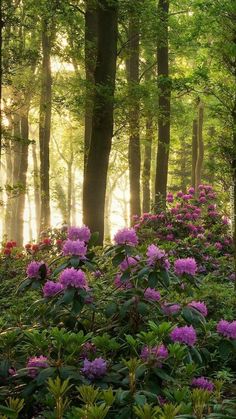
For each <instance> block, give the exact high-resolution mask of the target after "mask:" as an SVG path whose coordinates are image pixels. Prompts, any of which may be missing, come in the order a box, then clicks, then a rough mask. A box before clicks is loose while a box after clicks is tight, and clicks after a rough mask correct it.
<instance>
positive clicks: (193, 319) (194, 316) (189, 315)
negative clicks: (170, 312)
mask: <svg viewBox="0 0 236 419" xmlns="http://www.w3.org/2000/svg"><path fill="white" fill-rule="evenodd" d="M181 315H182V317H183V319H184V320H185V321H186V322H187V323H190V324H193V325H199V324H201V323H205V322H206V321H205V318H204V317H203V316H202V314H201V313H200V312H199V311H198V310H195V309H194V308H192V307H184V308H183V310H182V313H181Z"/></svg>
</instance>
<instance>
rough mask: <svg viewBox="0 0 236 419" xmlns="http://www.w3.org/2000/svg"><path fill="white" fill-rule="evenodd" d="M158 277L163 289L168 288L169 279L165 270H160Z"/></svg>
mask: <svg viewBox="0 0 236 419" xmlns="http://www.w3.org/2000/svg"><path fill="white" fill-rule="evenodd" d="M159 276H160V281H161V283H162V285H163V286H164V287H165V288H168V287H169V286H170V277H169V274H168V272H167V271H166V269H162V270H161V272H160V273H159Z"/></svg>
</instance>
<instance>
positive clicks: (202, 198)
mask: <svg viewBox="0 0 236 419" xmlns="http://www.w3.org/2000/svg"><path fill="white" fill-rule="evenodd" d="M205 202H206V198H205V196H201V198H199V203H200V204H204V203H205Z"/></svg>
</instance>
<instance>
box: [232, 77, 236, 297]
mask: <svg viewBox="0 0 236 419" xmlns="http://www.w3.org/2000/svg"><path fill="white" fill-rule="evenodd" d="M235 79H236V78H235ZM232 120H233V159H232V180H233V220H232V221H233V223H232V224H233V239H234V272H236V101H235V103H234V108H233V112H232ZM235 289H236V281H235Z"/></svg>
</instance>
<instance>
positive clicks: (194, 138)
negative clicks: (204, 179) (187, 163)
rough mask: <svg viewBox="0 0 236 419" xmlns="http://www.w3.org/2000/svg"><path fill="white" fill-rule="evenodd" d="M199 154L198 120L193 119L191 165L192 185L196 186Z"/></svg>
mask: <svg viewBox="0 0 236 419" xmlns="http://www.w3.org/2000/svg"><path fill="white" fill-rule="evenodd" d="M197 155H198V146H197V120H196V119H194V120H193V131H192V167H191V186H193V187H194V188H195V183H196V177H195V170H196V163H197Z"/></svg>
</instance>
